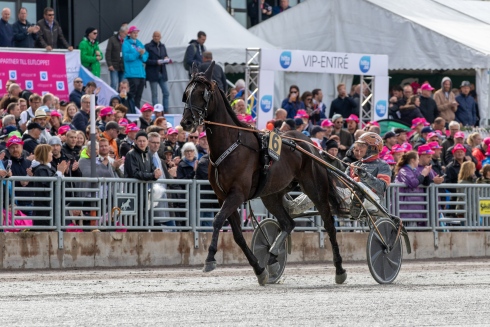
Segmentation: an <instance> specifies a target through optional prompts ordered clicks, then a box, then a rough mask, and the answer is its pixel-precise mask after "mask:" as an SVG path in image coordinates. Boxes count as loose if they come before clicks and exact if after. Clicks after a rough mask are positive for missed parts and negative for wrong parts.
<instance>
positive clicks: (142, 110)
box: [140, 103, 155, 112]
mask: <svg viewBox="0 0 490 327" xmlns="http://www.w3.org/2000/svg"><path fill="white" fill-rule="evenodd" d="M148 110H151V111H153V110H155V108H153V106H152V105H151V104H149V103H145V104H144V105H143V106H141V109H140V111H141V112H144V111H148Z"/></svg>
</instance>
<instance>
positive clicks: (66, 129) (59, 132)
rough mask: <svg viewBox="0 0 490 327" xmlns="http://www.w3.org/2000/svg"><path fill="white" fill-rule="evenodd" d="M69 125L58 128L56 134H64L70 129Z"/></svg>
mask: <svg viewBox="0 0 490 327" xmlns="http://www.w3.org/2000/svg"><path fill="white" fill-rule="evenodd" d="M70 129H71V128H70V125H63V126H60V127H59V128H58V135H64V134H66V132H68V131H69V130H70Z"/></svg>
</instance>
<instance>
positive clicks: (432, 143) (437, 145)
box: [429, 141, 442, 150]
mask: <svg viewBox="0 0 490 327" xmlns="http://www.w3.org/2000/svg"><path fill="white" fill-rule="evenodd" d="M429 146H430V148H431V149H432V150H434V149H442V146H440V145H439V142H437V141H436V142H430V143H429Z"/></svg>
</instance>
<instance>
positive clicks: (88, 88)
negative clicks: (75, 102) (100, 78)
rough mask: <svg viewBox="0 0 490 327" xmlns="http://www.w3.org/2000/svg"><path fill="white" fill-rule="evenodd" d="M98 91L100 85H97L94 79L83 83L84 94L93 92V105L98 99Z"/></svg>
mask: <svg viewBox="0 0 490 327" xmlns="http://www.w3.org/2000/svg"><path fill="white" fill-rule="evenodd" d="M99 92H100V87H97V84H95V82H94V81H90V82H87V85H85V94H88V95H91V94H95V105H96V106H97V102H98V101H99V98H98V94H99Z"/></svg>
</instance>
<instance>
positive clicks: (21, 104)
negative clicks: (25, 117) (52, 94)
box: [19, 98, 28, 118]
mask: <svg viewBox="0 0 490 327" xmlns="http://www.w3.org/2000/svg"><path fill="white" fill-rule="evenodd" d="M27 101H28V100H26V99H24V98H20V99H19V108H20V112H21V113H22V112H24V111H26V110H27V108H28V107H27ZM19 118H20V117H19Z"/></svg>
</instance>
